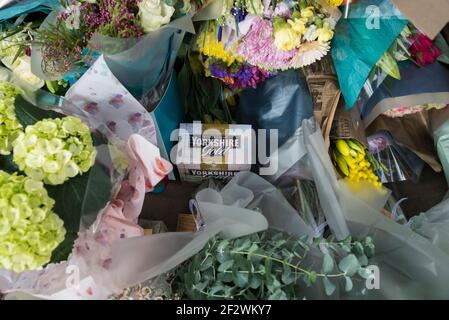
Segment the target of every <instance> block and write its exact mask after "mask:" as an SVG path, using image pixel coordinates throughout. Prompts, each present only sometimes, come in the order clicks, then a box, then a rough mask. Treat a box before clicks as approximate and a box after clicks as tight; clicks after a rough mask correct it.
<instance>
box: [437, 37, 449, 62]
mask: <svg viewBox="0 0 449 320" xmlns="http://www.w3.org/2000/svg"><path fill="white" fill-rule="evenodd" d="M434 44H435V46H437V47H438V49H440V51H441V55H440V56H439V57H438V58H437V60H438V61H440V62H442V63H445V64H449V46H448V44H447V43H446V40H444V37H443V36H442V35H441V34H438V36H437V37H436V39H435V41H434Z"/></svg>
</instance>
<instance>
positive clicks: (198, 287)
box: [194, 281, 209, 291]
mask: <svg viewBox="0 0 449 320" xmlns="http://www.w3.org/2000/svg"><path fill="white" fill-rule="evenodd" d="M208 284H209V282H208V281H203V282H200V283H198V284H195V285H194V286H195V289H196V290H198V291H204V289H206V287H207V285H208Z"/></svg>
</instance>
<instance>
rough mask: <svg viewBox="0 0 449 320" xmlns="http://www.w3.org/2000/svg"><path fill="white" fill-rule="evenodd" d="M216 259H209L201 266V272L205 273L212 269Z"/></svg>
mask: <svg viewBox="0 0 449 320" xmlns="http://www.w3.org/2000/svg"><path fill="white" fill-rule="evenodd" d="M213 263H214V259H213V258H212V257H207V258H206V259H205V260H204V261H203V262H202V263H201V265H200V271H204V270H207V269H209V268H210V267H212V265H213Z"/></svg>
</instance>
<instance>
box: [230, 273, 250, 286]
mask: <svg viewBox="0 0 449 320" xmlns="http://www.w3.org/2000/svg"><path fill="white" fill-rule="evenodd" d="M233 276H234V283H235V285H236V286H238V287H240V288H244V287H246V286H247V285H248V278H249V274H248V272H241V271H238V270H236V271H234V272H233Z"/></svg>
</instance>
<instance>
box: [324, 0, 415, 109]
mask: <svg viewBox="0 0 449 320" xmlns="http://www.w3.org/2000/svg"><path fill="white" fill-rule="evenodd" d="M407 23H408V21H407V20H406V18H405V17H404V16H402V14H401V13H400V12H399V11H398V10H397V8H396V7H394V5H393V4H392V3H391V1H390V0H360V1H358V2H357V3H356V4H353V5H351V10H350V12H349V16H348V19H341V20H340V21H339V23H338V24H337V27H336V30H335V36H334V39H333V41H332V51H331V54H332V59H333V61H334V66H335V69H336V71H337V75H338V79H339V82H340V88H341V90H342V93H343V96H344V98H345V102H346V107H347V108H348V109H351V108H352V107H353V106H354V105H355V103H356V101H357V98H358V96H359V94H360V92H361V90H362V88H363V85H364V84H365V82H366V80H367V79H368V76H369V73H370V72H371V70H372V69H373V67H374V66H375V65H376V63H377V61H379V59H380V58H381V57H382V55H383V54H384V53H385V51H387V50H388V48H389V47H390V46H391V45H392V43H393V41H394V40H395V39H396V38H397V37H398V36H399V34H400V33H401V31H402V30H403V29H404V27H405V26H406V24H407Z"/></svg>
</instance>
